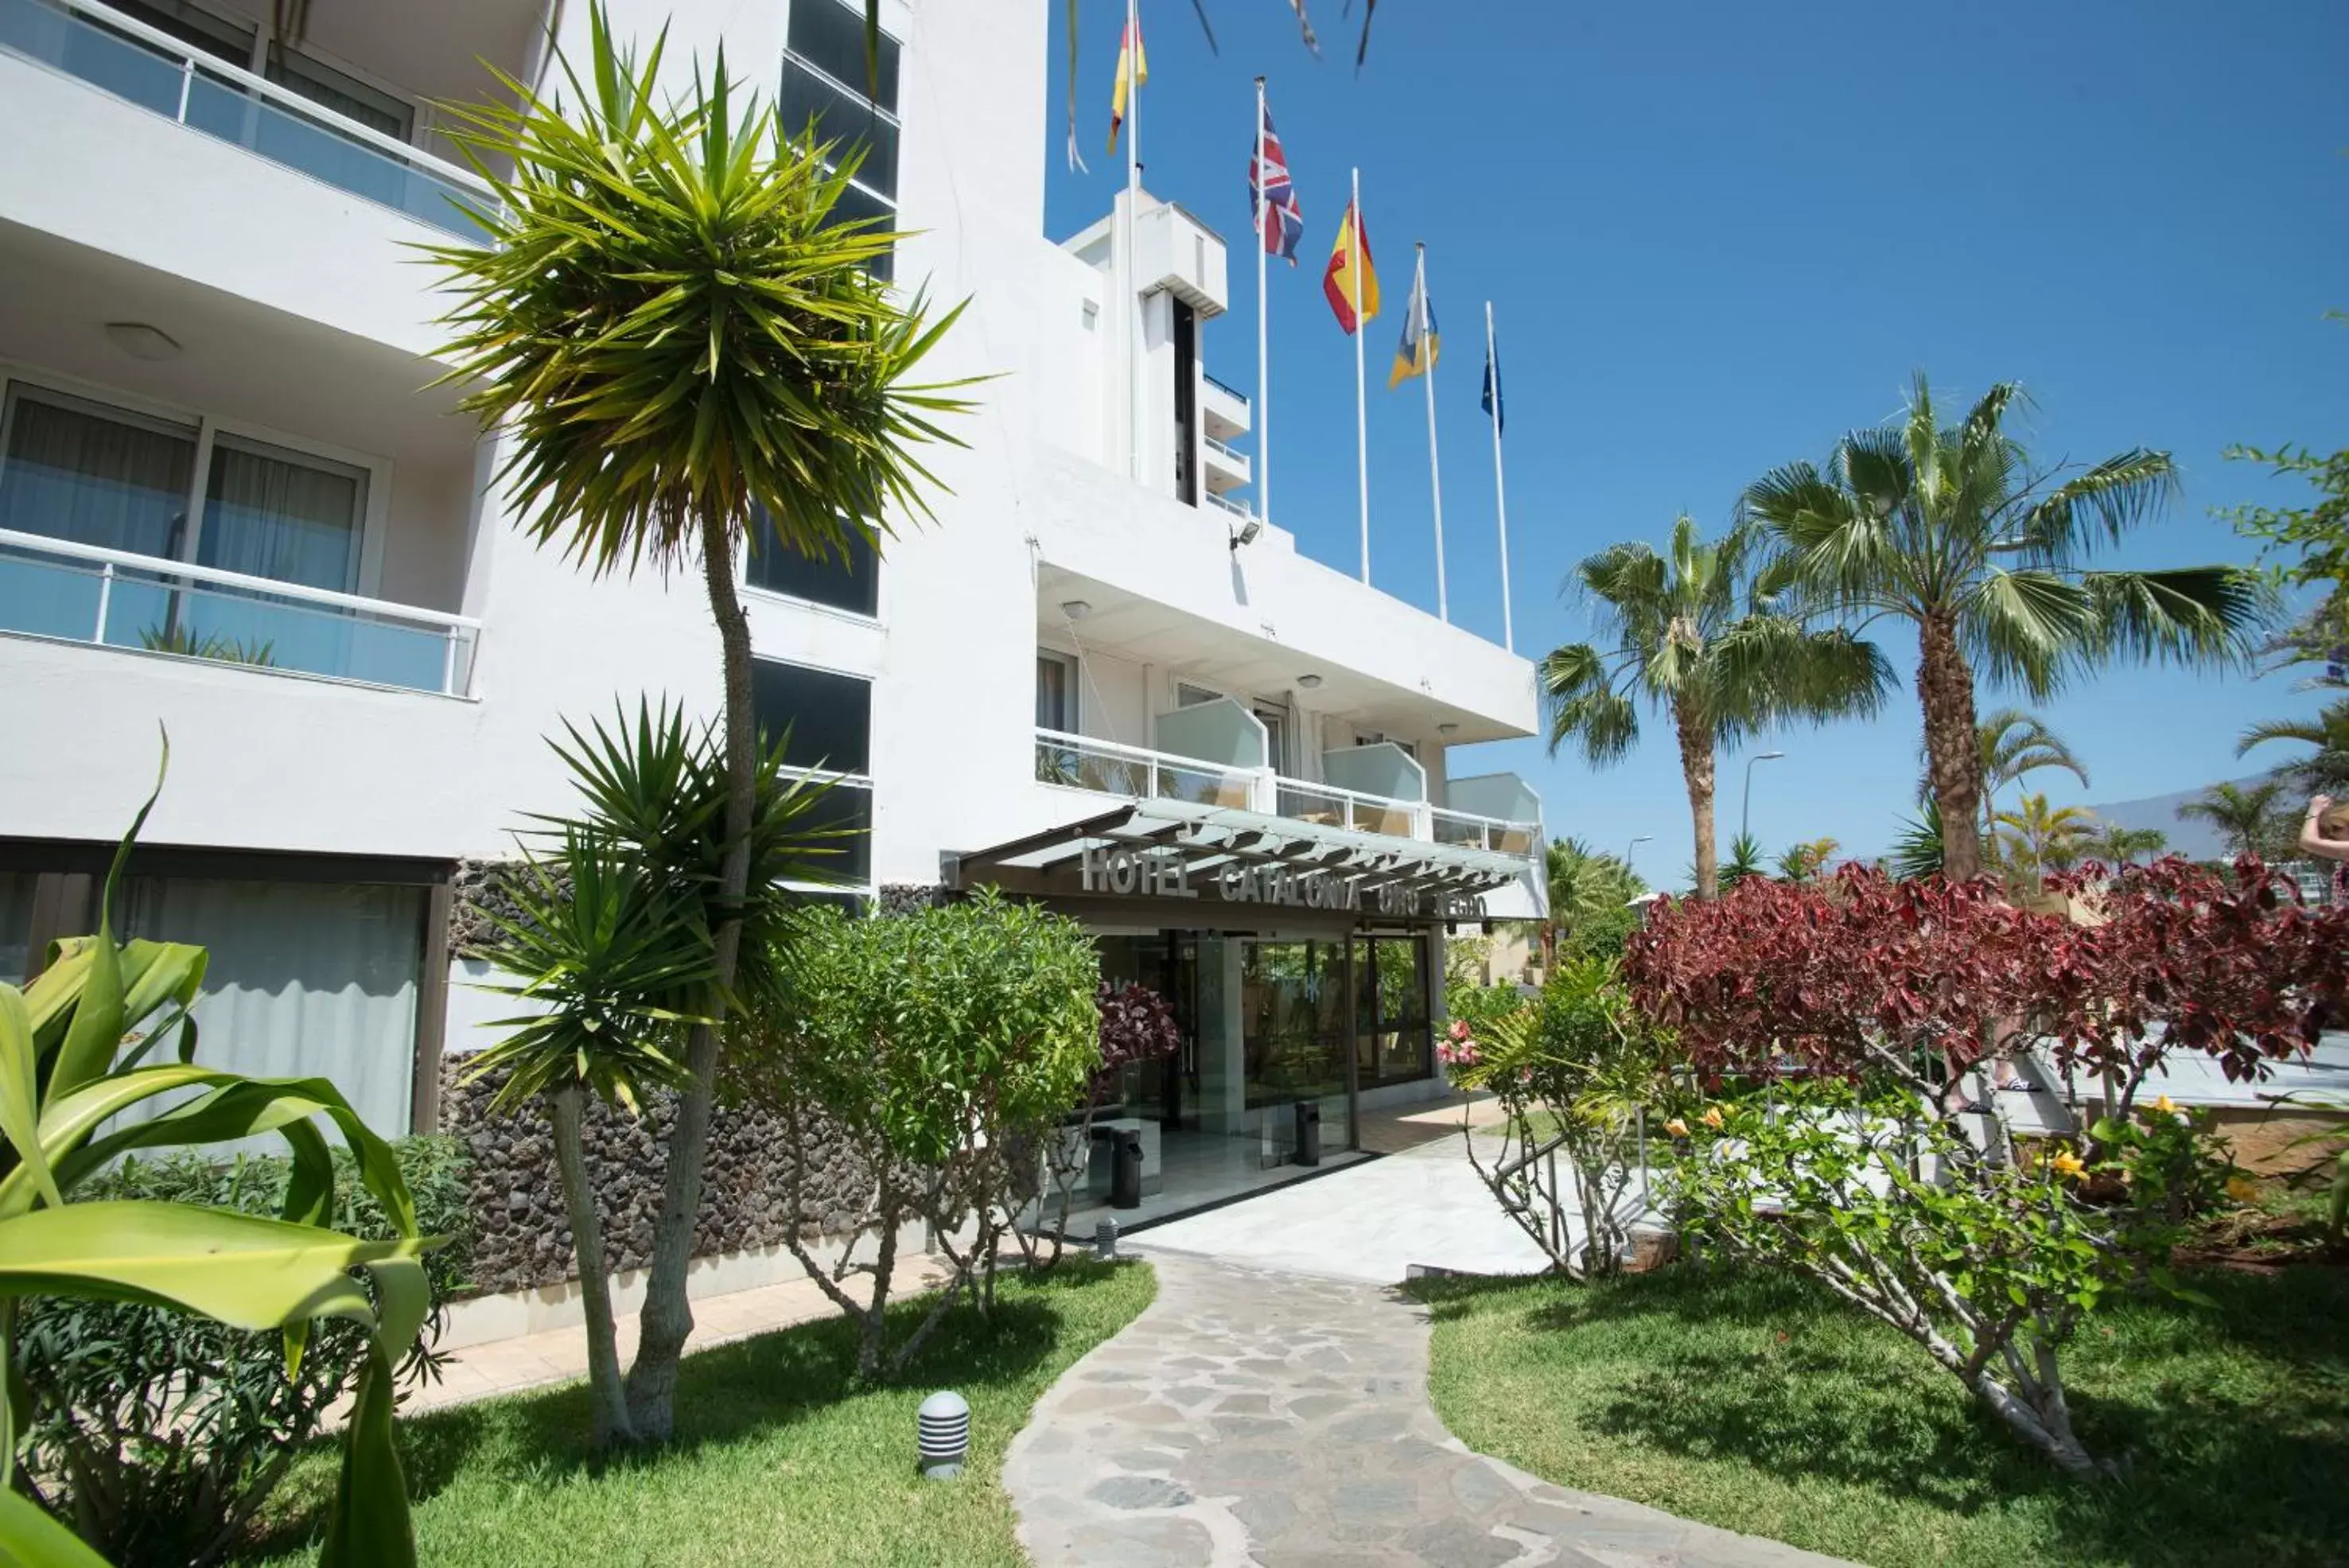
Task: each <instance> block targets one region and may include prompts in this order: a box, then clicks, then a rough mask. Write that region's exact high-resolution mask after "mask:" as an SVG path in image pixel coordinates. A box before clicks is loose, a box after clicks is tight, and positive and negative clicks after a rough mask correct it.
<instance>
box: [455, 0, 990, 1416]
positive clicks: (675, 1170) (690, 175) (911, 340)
mask: <svg viewBox="0 0 2349 1568" xmlns="http://www.w3.org/2000/svg"><path fill="white" fill-rule="evenodd" d="M589 31H590V47H591V53H592V59H591V61H590V65H591V67H592V68H591V69H590V70H589V72H588V73H587V79H586V80H585V81H584V82H583V81H582V80H581V78H580V77H579V75H578V74H577V73H576V72H574V70H573V69H572V67H571V65H570V62H569V61H567V60H565V61H564V62H562V67H563V79H564V84H565V87H564V90H563V91H562V92H561V93H560V95H559V98H558V99H550V98H544V97H542V96H540V94H539V93H537V92H536V91H534V90H533V89H532V88H530V87H529V86H527V85H525V84H524V83H523V82H520V81H517V80H515V79H513V78H511V77H507V76H505V75H504V74H503V73H499V81H500V85H501V86H502V88H503V89H504V91H505V92H506V93H507V94H508V95H510V97H511V99H512V102H511V103H510V104H509V103H486V104H481V105H477V106H471V107H463V106H460V107H455V108H452V109H450V110H449V111H448V113H449V116H450V119H449V123H448V124H447V126H446V127H444V130H445V131H446V133H447V134H448V135H449V136H450V138H451V139H452V140H454V141H455V142H456V143H457V144H458V145H459V146H460V148H461V149H462V150H463V151H464V152H465V154H466V156H467V157H468V159H469V160H470V161H471V162H472V163H473V165H474V167H475V168H476V170H478V171H480V173H481V176H482V178H484V179H485V180H487V181H489V182H490V183H491V185H492V187H493V189H494V191H495V192H496V195H497V203H496V205H495V206H494V207H492V208H491V209H490V210H488V211H486V212H484V213H481V214H480V216H481V223H482V225H483V227H484V229H485V230H486V231H487V239H486V241H485V243H484V244H481V245H478V246H469V245H444V246H436V247H433V249H432V252H431V254H432V255H433V256H434V257H435V259H437V260H438V261H439V262H440V265H441V266H442V267H443V269H444V270H445V272H446V273H447V275H448V285H449V286H450V289H451V291H452V292H453V294H454V296H455V297H456V304H455V306H453V307H452V308H451V310H450V313H449V315H448V316H447V317H446V318H445V319H446V322H447V324H448V325H449V326H450V328H451V329H452V331H453V332H454V335H455V336H454V337H453V340H452V341H451V343H450V346H449V350H448V358H450V362H451V365H452V369H450V373H449V376H448V377H447V378H446V379H447V380H449V381H450V382H452V383H460V384H462V385H463V386H464V387H465V388H466V389H467V390H466V392H465V396H464V399H463V407H465V408H466V409H467V410H471V412H472V413H474V414H475V415H476V416H478V417H479V418H480V420H481V424H482V427H483V429H484V430H485V431H497V432H498V433H499V437H500V439H501V440H502V441H503V442H504V443H505V445H506V449H507V455H506V457H505V461H504V465H503V467H502V470H501V472H500V478H501V479H502V481H503V482H504V483H506V485H507V486H508V489H509V493H510V496H511V500H512V505H513V507H514V509H515V511H516V513H517V514H519V515H520V516H521V517H522V518H523V526H524V527H525V528H526V529H527V531H528V532H529V533H530V534H531V535H532V536H533V538H535V539H536V540H537V541H538V542H539V543H541V544H543V545H544V544H552V545H560V546H561V547H562V549H563V550H564V553H565V554H566V555H567V556H570V557H571V558H572V559H574V561H576V562H577V563H578V564H580V565H581V566H585V567H586V568H587V569H588V570H590V571H591V572H595V573H597V574H601V573H605V572H625V571H633V570H634V569H635V568H636V567H637V566H653V567H655V568H657V569H658V570H661V571H663V572H664V573H665V572H667V570H668V569H670V568H672V567H683V566H689V565H693V564H698V566H699V567H700V572H701V577H702V581H703V585H704V587H705V588H706V590H707V592H708V594H709V608H710V613H711V616H712V618H714V619H715V620H716V622H717V627H718V637H719V648H720V650H721V654H722V669H723V672H724V677H725V693H726V709H725V725H724V734H725V742H726V750H725V755H726V765H727V782H728V791H727V798H726V810H725V815H724V822H723V829H724V843H725V844H726V846H727V850H726V855H725V859H724V865H723V869H722V873H721V875H720V877H719V881H718V883H717V885H716V888H715V892H716V897H717V899H718V901H719V905H720V906H721V908H723V909H729V910H733V909H739V908H740V902H741V899H742V897H743V893H744V890H745V888H746V887H747V886H748V878H749V874H750V835H751V814H752V810H753V798H752V796H753V790H754V771H755V766H756V759H755V752H756V742H755V738H754V730H753V721H752V715H751V694H750V624H749V622H748V621H747V620H746V619H745V618H744V616H743V612H742V605H741V601H740V597H739V596H738V595H737V593H736V591H735V586H734V572H735V558H736V556H737V555H738V553H739V552H740V550H741V549H743V548H745V547H756V542H757V535H755V534H754V533H753V532H752V522H753V519H754V518H755V517H758V516H759V515H761V514H764V516H765V517H766V518H767V519H769V520H770V521H771V525H772V527H773V528H774V530H775V533H776V535H778V536H779V537H780V538H781V541H782V544H783V547H785V548H787V549H792V550H795V551H798V552H800V553H802V554H805V555H809V556H823V555H827V554H831V553H834V552H841V553H844V552H845V551H846V550H847V549H848V548H849V546H850V545H851V544H852V542H853V541H854V540H856V539H860V538H861V539H863V540H865V541H868V542H873V543H877V542H878V539H879V537H880V536H881V535H887V534H889V533H890V532H891V531H892V528H893V523H892V519H893V517H895V518H913V519H916V520H920V519H922V518H925V517H926V515H927V514H928V509H927V504H926V501H925V499H924V495H923V491H922V487H923V485H924V484H926V483H927V482H929V480H930V476H929V474H928V473H927V472H926V470H925V469H924V468H923V467H922V466H921V464H920V463H919V462H916V460H915V459H914V458H913V457H912V456H911V455H910V453H911V451H912V449H913V448H914V447H916V446H917V445H919V444H921V443H924V442H928V441H949V440H951V439H952V438H951V437H949V436H947V433H946V432H945V431H942V430H941V429H939V428H938V426H937V425H936V424H935V423H934V422H932V421H933V417H934V416H940V415H943V414H945V413H947V412H948V411H952V410H960V409H961V408H962V407H963V406H964V405H963V404H962V403H960V402H959V401H958V400H955V399H952V398H949V397H947V396H946V395H944V391H943V389H939V388H936V387H919V386H915V385H912V384H910V377H911V374H912V373H913V372H914V371H915V369H916V367H918V366H919V365H920V363H921V361H922V359H923V358H924V357H925V356H926V354H927V353H928V352H929V351H930V349H931V348H932V347H933V346H934V345H935V344H936V342H937V340H938V338H939V337H940V335H941V334H943V333H944V332H945V331H946V329H947V327H948V326H949V325H951V323H952V321H953V319H954V317H955V315H957V314H959V312H958V311H957V312H953V313H949V314H948V316H947V318H946V320H944V321H942V322H939V323H938V324H936V325H935V326H931V325H926V323H925V319H924V317H925V306H924V302H923V301H922V300H921V299H919V298H918V297H917V298H915V299H913V300H911V301H909V302H902V303H901V302H900V301H899V300H898V299H897V298H895V296H893V295H891V294H890V293H889V291H888V290H887V289H885V287H884V286H882V285H881V284H879V283H878V282H876V281H875V280H874V278H873V277H872V276H871V275H870V274H869V273H868V272H867V270H866V268H867V266H868V265H869V264H872V263H874V262H875V261H877V260H878V259H879V258H880V257H881V255H882V254H884V253H885V251H887V249H888V248H889V246H890V244H891V243H892V240H893V238H894V236H892V235H891V234H886V233H884V232H881V231H878V230H876V229H875V228H874V227H873V226H872V224H870V223H862V222H855V221H850V222H846V223H839V222H835V221H834V212H833V208H834V205H835V203H837V202H839V201H840V199H841V196H842V193H843V192H844V191H845V190H846V188H847V183H848V179H849V176H850V175H851V174H852V173H853V172H854V171H855V168H856V166H857V163H858V161H859V154H858V153H857V152H855V151H850V152H848V153H846V154H845V155H843V154H842V153H841V152H840V151H839V150H837V149H835V148H833V147H830V146H821V147H820V146H813V145H809V144H807V143H805V142H802V141H798V140H792V137H791V135H790V134H789V133H788V132H787V131H786V130H785V129H784V128H783V126H782V125H781V122H780V120H779V119H778V118H777V115H776V112H775V110H774V109H773V108H772V106H771V105H767V104H762V103H761V102H760V101H758V100H757V99H751V100H750V101H749V102H747V103H744V102H741V101H740V100H738V99H737V97H736V96H735V95H734V93H733V91H732V88H731V87H730V83H729V80H728V69H727V66H726V62H725V57H724V53H723V51H722V50H721V51H720V53H719V57H718V64H717V67H716V68H715V70H714V71H713V72H711V73H710V74H709V77H708V78H704V77H703V75H702V74H701V73H700V72H699V71H696V72H695V73H693V80H692V85H691V86H690V88H686V89H684V90H683V91H682V92H681V93H680V92H679V91H678V85H679V84H678V82H677V81H675V80H664V79H662V78H661V75H660V63H661V54H662V45H663V43H665V41H666V35H664V36H663V37H662V38H661V39H660V40H657V41H656V42H655V44H654V45H653V47H652V48H651V50H650V51H649V54H648V56H647V58H646V59H645V60H644V62H643V64H642V65H641V67H640V66H639V65H638V63H637V62H636V58H635V57H634V56H633V55H632V54H631V53H629V52H626V51H624V50H622V49H620V48H618V47H616V45H615V44H614V42H613V39H612V36H611V31H610V24H609V21H608V19H607V18H606V16H605V14H604V12H603V9H602V7H601V6H597V7H595V9H594V10H593V11H591V13H590V29H589ZM657 83H658V84H659V85H656V84H657ZM746 540H747V541H749V545H746V544H745V542H746ZM710 940H711V951H712V959H713V962H712V975H711V983H710V986H709V998H708V1000H707V1002H706V1004H705V1006H704V1007H703V1008H701V1009H700V1010H699V1011H700V1012H701V1013H702V1014H703V1015H704V1016H706V1017H708V1018H709V1019H710V1020H712V1021H713V1022H711V1023H705V1024H701V1025H698V1026H697V1027H696V1028H695V1029H694V1030H693V1031H692V1032H691V1034H690V1037H689V1039H688V1043H687V1047H686V1067H687V1069H688V1086H687V1088H686V1090H685V1092H684V1093H683V1094H682V1095H681V1096H680V1097H679V1103H678V1117H677V1121H676V1124H675V1129H674V1131H673V1133H672V1135H671V1138H670V1143H669V1149H668V1167H667V1179H666V1181H665V1185H664V1190H663V1193H662V1207H661V1214H660V1218H659V1220H658V1221H657V1224H656V1226H655V1231H654V1242H653V1261H652V1265H651V1272H650V1276H649V1278H648V1280H647V1288H646V1296H645V1306H644V1315H643V1318H642V1327H641V1334H640V1338H639V1349H638V1352H637V1357H636V1365H635V1366H634V1367H633V1368H631V1370H630V1373H629V1380H628V1381H629V1401H630V1406H631V1411H632V1417H633V1419H634V1425H635V1428H636V1435H637V1436H638V1437H639V1438H646V1439H647V1440H656V1441H657V1440H659V1439H662V1438H666V1437H667V1435H668V1432H669V1428H670V1416H671V1407H672V1405H673V1403H674V1396H675V1390H676V1382H677V1367H678V1357H679V1355H681V1354H682V1352H683V1349H684V1345H685V1338H686V1335H687V1334H688V1332H689V1331H690V1330H691V1328H692V1324H693V1316H692V1313H691V1311H690V1309H689V1308H688V1305H687V1303H686V1293H685V1286H686V1278H685V1274H686V1266H687V1264H688V1262H690V1260H691V1256H692V1243H693V1230H694V1216H695V1214H696V1212H697V1211H698V1209H699V1207H700V1197H701V1179H702V1163H703V1155H704V1151H705V1150H706V1148H707V1147H708V1140H709V1113H710V1106H711V1102H712V1096H713V1094H714V1091H715V1088H716V1084H717V1077H718V1059H719V1038H720V1032H719V1022H718V1021H722V1019H723V1017H724V1015H725V1012H726V1007H727V1002H728V999H729V997H730V994H731V993H732V991H733V987H734V981H735V971H736V969H737V967H738V964H739V962H740V950H741V945H742V922H741V920H740V918H739V915H730V916H727V917H725V918H722V919H719V921H718V922H717V924H716V926H715V929H713V930H712V932H711V937H710Z"/></svg>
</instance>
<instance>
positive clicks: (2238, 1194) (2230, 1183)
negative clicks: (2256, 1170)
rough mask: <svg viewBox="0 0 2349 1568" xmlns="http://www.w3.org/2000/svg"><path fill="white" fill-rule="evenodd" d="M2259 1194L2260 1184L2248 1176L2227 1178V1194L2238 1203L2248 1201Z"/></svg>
mask: <svg viewBox="0 0 2349 1568" xmlns="http://www.w3.org/2000/svg"><path fill="white" fill-rule="evenodd" d="M2259 1195H2260V1184H2259V1183H2258V1182H2256V1181H2253V1180H2252V1179H2251V1178H2250V1177H2248V1176H2230V1177H2229V1178H2227V1196H2228V1197H2230V1198H2231V1199H2234V1200H2235V1201H2236V1202H2238V1203H2249V1202H2251V1201H2252V1200H2253V1199H2257V1198H2258V1197H2259Z"/></svg>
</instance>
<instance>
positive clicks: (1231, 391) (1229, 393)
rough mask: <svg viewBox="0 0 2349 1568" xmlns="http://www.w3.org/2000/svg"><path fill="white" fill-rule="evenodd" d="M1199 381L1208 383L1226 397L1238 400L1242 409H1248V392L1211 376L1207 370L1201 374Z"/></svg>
mask: <svg viewBox="0 0 2349 1568" xmlns="http://www.w3.org/2000/svg"><path fill="white" fill-rule="evenodd" d="M1199 379H1201V380H1203V381H1205V382H1206V383H1207V385H1209V386H1210V387H1213V388H1215V389H1216V390H1217V391H1219V392H1221V393H1223V394H1224V396H1226V397H1227V398H1233V399H1237V400H1238V402H1239V405H1240V406H1241V407H1242V408H1246V407H1247V401H1248V395H1247V393H1246V392H1243V391H1241V390H1240V389H1238V388H1237V387H1235V386H1233V385H1232V384H1231V383H1230V382H1229V381H1226V380H1223V379H1219V378H1217V377H1214V376H1210V375H1208V374H1207V373H1206V371H1205V370H1202V371H1200V372H1199Z"/></svg>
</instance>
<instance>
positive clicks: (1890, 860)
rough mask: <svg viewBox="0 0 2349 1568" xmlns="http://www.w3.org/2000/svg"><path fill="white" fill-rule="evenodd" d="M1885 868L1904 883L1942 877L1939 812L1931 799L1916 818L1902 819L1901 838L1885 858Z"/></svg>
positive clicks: (1897, 839) (1896, 840)
mask: <svg viewBox="0 0 2349 1568" xmlns="http://www.w3.org/2000/svg"><path fill="white" fill-rule="evenodd" d="M1884 868H1885V869H1886V870H1887V871H1889V872H1890V873H1891V874H1892V875H1893V876H1895V877H1899V879H1900V880H1901V881H1903V882H1921V881H1923V880H1924V879H1925V878H1926V877H1939V876H1940V875H1941V808H1940V806H1938V805H1934V804H1933V802H1932V800H1931V799H1930V797H1929V798H1927V799H1926V800H1925V801H1924V802H1923V803H1922V805H1920V807H1919V809H1918V813H1917V815H1915V816H1912V817H1905V818H1903V819H1902V821H1901V824H1900V835H1899V837H1897V838H1895V839H1894V840H1893V841H1892V847H1891V849H1890V850H1889V851H1888V852H1887V853H1886V854H1885V857H1884Z"/></svg>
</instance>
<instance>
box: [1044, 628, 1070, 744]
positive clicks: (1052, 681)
mask: <svg viewBox="0 0 2349 1568" xmlns="http://www.w3.org/2000/svg"><path fill="white" fill-rule="evenodd" d="M1036 727H1037V728H1038V729H1040V730H1058V731H1060V732H1061V733H1062V734H1064V735H1073V734H1075V733H1077V661H1076V660H1075V659H1071V658H1070V657H1069V656H1068V655H1067V654H1065V653H1055V652H1053V651H1052V650H1051V649H1049V648H1040V649H1037V650H1036Z"/></svg>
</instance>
